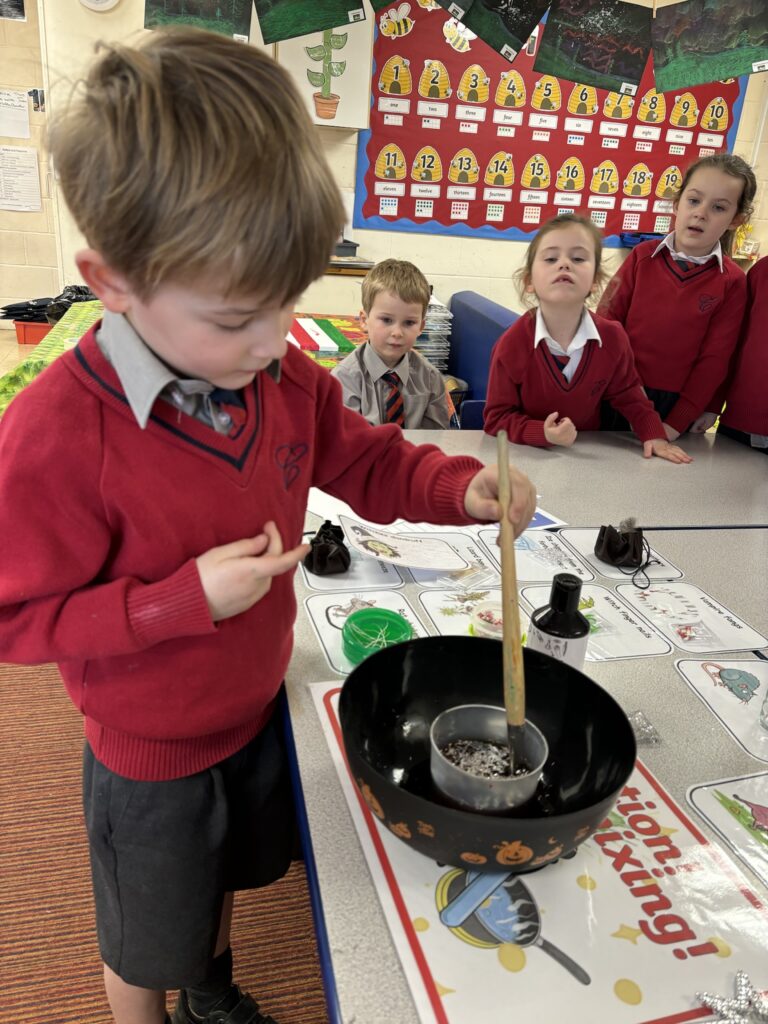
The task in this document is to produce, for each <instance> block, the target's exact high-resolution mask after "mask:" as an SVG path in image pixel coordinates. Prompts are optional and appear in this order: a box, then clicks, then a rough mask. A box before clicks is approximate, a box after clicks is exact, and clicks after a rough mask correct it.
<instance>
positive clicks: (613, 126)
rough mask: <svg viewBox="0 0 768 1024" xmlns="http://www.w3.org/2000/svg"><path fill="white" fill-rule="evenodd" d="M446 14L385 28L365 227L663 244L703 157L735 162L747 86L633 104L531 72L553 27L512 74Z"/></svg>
mask: <svg viewBox="0 0 768 1024" xmlns="http://www.w3.org/2000/svg"><path fill="white" fill-rule="evenodd" d="M446 15H447V12H445V11H443V10H442V9H425V8H422V7H421V6H417V5H411V13H410V15H409V16H408V17H407V18H404V19H400V20H399V21H398V22H397V31H394V32H393V31H392V29H391V26H389V25H387V26H385V28H386V31H382V30H381V28H380V25H378V26H377V33H376V38H375V41H374V47H373V74H372V80H371V127H370V130H369V131H365V132H361V133H360V136H359V142H358V154H357V183H356V196H355V219H354V225H355V227H361V228H373V229H377V230H386V231H410V232H421V233H427V234H447V235H466V236H472V237H485V238H499V239H505V238H506V239H518V240H522V239H527V238H530V237H532V236H533V235H534V234H535V233H536V231H537V230H538V226H539V225H540V224H542V223H544V222H545V221H546V220H548V219H549V218H550V217H553V216H555V215H557V214H562V213H579V214H581V215H583V216H588V217H591V218H592V220H593V221H594V222H595V224H597V226H598V227H599V228H600V229H601V231H602V232H603V234H604V235H605V236H606V242H607V244H609V245H619V244H620V239H619V237H618V236H619V234H620V233H621V232H647V233H652V232H655V233H661V234H666V233H667V232H668V231H669V230H671V225H672V197H673V196H674V194H675V192H676V190H677V188H678V186H679V184H680V182H681V180H682V175H683V173H684V171H685V168H686V167H687V166H688V165H689V164H690V163H692V162H693V161H694V160H696V159H698V158H699V157H700V156H706V155H710V154H712V153H721V152H727V151H730V149H731V147H732V145H733V141H734V140H735V137H736V131H737V127H738V120H739V117H740V114H741V107H742V104H743V94H744V90H745V88H746V82H747V78H746V77H744V78H740V79H739V78H732V79H728V80H726V81H722V82H712V83H709V84H707V85H699V86H695V87H693V88H691V89H690V90H686V91H683V90H680V91H679V92H677V93H657V92H656V91H655V89H654V85H653V65H652V58H651V59H649V61H648V64H647V65H646V68H645V72H644V74H643V78H642V80H641V82H640V85H639V87H638V89H637V91H636V93H635V94H634V95H632V94H630V93H624V94H621V93H616V92H607V91H606V90H603V89H596V88H593V87H592V86H584V85H579V84H576V83H573V82H569V81H566V80H564V79H559V78H556V77H554V76H551V75H543V74H541V73H539V72H535V71H534V70H533V64H534V61H535V58H536V50H537V45H538V41H539V39H540V38H541V34H542V30H543V23H542V25H539V26H538V28H537V29H536V30H535V32H534V33H533V35H532V36H531V38H530V40H529V41H528V44H527V46H526V47H525V49H523V50H521V51H520V52H519V53H518V54H517V56H516V57H515V59H514V61H513V62H511V63H510V61H508V60H507V59H506V58H504V57H502V56H501V55H500V54H498V53H496V51H494V50H492V49H491V48H490V47H488V46H486V45H485V44H484V43H482V42H481V41H480V40H479V39H475V38H471V39H470V38H467V35H466V34H462V26H461V24H460V23H459V22H457V21H456V19H454V18H450V17H447V16H446Z"/></svg>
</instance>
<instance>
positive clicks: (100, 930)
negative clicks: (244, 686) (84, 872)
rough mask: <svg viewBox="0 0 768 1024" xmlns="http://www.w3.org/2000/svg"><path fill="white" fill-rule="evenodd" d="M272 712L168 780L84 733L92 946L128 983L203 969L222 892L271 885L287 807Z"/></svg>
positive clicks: (164, 985)
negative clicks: (135, 766)
mask: <svg viewBox="0 0 768 1024" xmlns="http://www.w3.org/2000/svg"><path fill="white" fill-rule="evenodd" d="M279 718H280V716H279V714H276V715H274V716H273V718H272V721H271V722H270V723H269V725H267V726H266V728H265V729H263V730H262V732H261V733H259V735H258V736H256V737H255V738H254V739H253V740H251V742H250V743H249V744H248V745H247V746H246V747H244V748H243V749H242V750H240V751H238V752H237V753H235V754H233V755H232V756H231V757H228V758H227V759H226V760H224V761H221V762H219V763H218V764H216V765H214V766H213V767H212V768H208V769H207V770H206V771H203V772H199V773H198V774H196V775H191V776H189V777H187V778H183V779H174V780H171V781H169V782H136V781H134V780H132V779H126V778H124V777H122V776H120V775H116V774H115V773H114V772H111V771H110V770H109V769H108V768H106V767H104V765H103V764H101V763H100V762H99V761H97V760H96V758H95V757H94V756H93V752H92V750H91V748H90V746H89V745H88V744H87V743H86V745H85V751H84V754H83V805H84V809H85V821H86V827H87V830H88V840H89V846H90V855H91V874H92V878H93V893H94V901H95V904H96V931H97V935H98V940H99V949H100V951H101V956H102V959H103V960H104V963H106V964H107V965H108V966H109V967H110V968H111V969H112V970H113V971H114V972H115V974H117V975H118V976H119V977H120V978H122V979H123V981H126V982H128V984H130V985H138V986H140V987H141V988H150V989H176V988H186V987H189V986H194V985H195V984H197V983H199V982H201V981H203V980H204V979H205V977H206V974H207V973H208V967H209V965H210V962H211V959H212V957H213V952H214V947H215V944H216V938H217V935H218V929H219V920H220V917H221V909H222V903H223V899H224V894H225V893H227V892H234V891H235V890H238V889H255V888H258V887H259V886H263V885H268V884H269V883H270V882H274V881H276V880H277V879H278V878H281V877H282V875H284V874H285V872H286V871H287V870H288V867H289V864H290V860H291V853H292V851H293V849H294V836H295V831H294V830H295V815H294V804H293V795H292V791H291V783H290V777H289V773H288V765H287V760H286V753H285V746H284V741H283V736H282V732H281V729H280V725H279ZM276 719H277V721H276Z"/></svg>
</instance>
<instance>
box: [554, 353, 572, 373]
mask: <svg viewBox="0 0 768 1024" xmlns="http://www.w3.org/2000/svg"><path fill="white" fill-rule="evenodd" d="M552 358H553V359H554V361H555V362H556V363H557V365H558V368H559V369H560V372H561V373H562V375H563V376H564V377H565V368H566V366H567V365H568V363H570V361H571V357H570V356H556V355H555V353H554V352H553V353H552ZM567 379H568V378H567V377H566V380H567Z"/></svg>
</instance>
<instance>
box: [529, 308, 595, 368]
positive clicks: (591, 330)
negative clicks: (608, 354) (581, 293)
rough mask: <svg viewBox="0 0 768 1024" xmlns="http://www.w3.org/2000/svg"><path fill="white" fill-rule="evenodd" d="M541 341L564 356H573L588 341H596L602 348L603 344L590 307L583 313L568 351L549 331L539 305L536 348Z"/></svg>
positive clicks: (534, 343) (534, 340)
mask: <svg viewBox="0 0 768 1024" xmlns="http://www.w3.org/2000/svg"><path fill="white" fill-rule="evenodd" d="M540 341H545V342H546V343H547V348H548V349H549V351H550V352H552V351H555V352H556V353H558V354H560V353H561V354H562V355H564V356H565V355H568V356H572V355H573V353H574V352H578V351H579V350H580V349H582V348H584V346H585V345H586V344H587V342H588V341H596V342H597V344H598V345H599V346H600V347H601V348H602V346H603V341H602V338H601V337H600V332H599V331H598V329H597V327H596V326H595V321H594V320H593V319H592V317H591V315H590V312H589V310H588V309H585V310H584V312H583V313H582V315H581V322H580V323H579V326H578V329H577V331H576V333H575V334H574V336H573V338H572V339H571V343H570V345H569V346H568V349H567V351H566V349H564V348H563V347H562V345H560V344H559V343H558V342H556V341H555V339H554V338H553V337H552V335H551V334H550V333H549V328H548V327H547V324H546V321H545V320H544V317H543V316H542V313H541V309H540V308H538V307H537V309H536V332H535V334H534V336H533V347H534V348H536V346H537V345H538V344H539V342H540Z"/></svg>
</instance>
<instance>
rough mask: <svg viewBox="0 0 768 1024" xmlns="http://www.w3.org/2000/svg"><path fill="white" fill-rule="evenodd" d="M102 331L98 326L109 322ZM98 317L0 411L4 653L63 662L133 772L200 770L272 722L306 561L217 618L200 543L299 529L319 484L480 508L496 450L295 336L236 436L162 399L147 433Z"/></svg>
mask: <svg viewBox="0 0 768 1024" xmlns="http://www.w3.org/2000/svg"><path fill="white" fill-rule="evenodd" d="M97 326H98V325H97ZM94 330H95V329H92V330H91V331H89V332H88V334H87V335H86V336H85V337H84V338H83V339H82V340H81V342H80V344H79V345H78V347H77V348H76V349H74V350H73V351H71V352H68V353H66V354H65V355H64V356H62V357H61V358H59V359H57V360H56V361H55V362H54V363H53V364H52V365H51V366H50V367H49V368H48V369H47V370H45V371H44V372H43V373H42V374H41V375H40V376H39V377H38V378H37V379H36V380H35V381H34V382H33V383H32V384H30V385H29V387H28V388H26V389H25V390H24V391H23V392H22V393H21V394H20V395H19V396H18V397H17V398H16V399H15V400H14V401H13V403H12V404H11V406H10V407H9V409H8V411H7V412H6V415H5V416H4V418H3V420H2V423H0V535H1V536H5V537H13V542H12V543H9V544H6V546H5V551H4V554H3V569H2V573H0V660H2V661H11V662H23V663H35V662H47V661H57V662H58V663H59V667H60V670H61V674H62V676H63V678H64V682H65V685H66V687H67V689H68V691H69V694H70V696H71V698H72V700H73V701H74V703H75V704H76V705H77V707H78V708H79V709H80V711H81V712H82V713H83V715H84V716H85V729H86V735H87V737H88V740H89V741H90V743H91V746H92V747H93V750H94V753H95V755H96V757H97V758H98V759H99V760H100V761H102V762H103V763H104V764H106V765H107V766H108V767H109V768H111V769H112V770H113V771H115V772H118V773H119V774H121V775H126V776H128V777H131V778H136V779H150V780H153V779H170V778H176V777H179V776H183V775H188V774H191V773H193V772H197V771H201V770H202V769H204V768H206V767H208V766H209V765H211V764H213V763H215V762H216V761H218V760H220V759H222V758H224V757H227V756H228V755H229V754H231V753H233V752H234V751H236V750H238V749H239V748H240V747H242V746H243V745H244V744H245V743H247V742H248V741H249V740H250V739H251V738H252V737H253V736H254V735H256V733H257V732H258V731H259V730H260V728H261V727H262V725H263V723H264V721H265V720H266V718H267V716H268V715H269V713H270V711H271V706H272V703H273V701H274V699H275V696H276V693H277V691H278V689H279V687H280V683H281V681H282V679H283V676H284V674H285V671H286V668H287V666H288V661H289V658H290V654H291V643H292V626H293V621H294V617H295V613H296V602H295V598H294V592H293V574H292V573H288V574H285V575H283V576H278V577H276V578H275V579H274V580H273V581H272V588H271V590H270V591H269V593H268V594H267V596H265V597H264V598H263V599H262V600H260V601H258V602H257V603H256V604H255V605H254V606H253V607H252V608H251V609H250V610H249V611H247V612H243V613H242V614H240V615H236V616H233V617H232V618H229V619H225V620H223V621H221V622H218V623H216V624H214V623H213V622H212V621H211V617H210V614H209V612H208V608H207V604H206V600H205V596H204V594H203V590H202V587H201V583H200V577H199V574H198V571H197V566H196V563H195V558H196V556H198V555H200V554H202V553H203V552H205V551H207V550H209V549H210V548H212V547H216V546H218V545H222V544H226V543H229V542H231V541H234V540H238V539H241V538H243V537H252V536H254V535H255V534H257V533H259V532H260V531H261V529H262V527H263V525H264V523H265V522H266V521H267V520H269V519H272V520H274V521H275V522H276V523H277V526H278V528H279V530H280V534H281V536H282V538H283V542H284V544H285V545H286V547H294V546H295V545H297V544H298V543H300V541H301V535H302V530H303V528H304V514H305V510H306V507H307V492H308V490H309V488H310V486H317V487H321V488H323V489H324V490H326V491H328V492H329V493H330V494H332V495H335V496H337V497H339V498H342V499H343V500H345V501H348V502H349V503H350V504H351V505H352V506H353V507H354V508H355V509H356V510H357V511H358V512H359V513H360V514H361V515H362V516H364V517H366V518H370V519H375V520H377V521H380V522H381V521H383V522H388V521H391V520H392V519H394V518H396V517H398V516H403V517H407V518H409V519H413V520H416V521H422V520H432V521H436V522H442V523H447V524H460V523H466V522H467V516H466V513H465V511H464V492H465V490H466V488H467V485H468V483H469V481H470V479H471V478H472V477H473V476H474V474H475V473H476V472H477V471H478V469H480V468H481V464H480V463H479V462H478V461H477V460H475V459H470V458H458V457H457V458H448V457H447V456H445V455H443V454H442V452H440V451H439V449H437V448H435V447H434V446H432V445H422V446H420V447H418V448H416V447H414V446H413V445H411V444H409V443H408V442H406V441H405V440H404V439H403V437H402V434H401V432H400V430H399V429H398V428H396V427H376V428H373V427H369V426H368V424H367V423H366V422H365V420H363V418H362V417H361V416H359V415H358V414H357V413H354V412H350V411H349V410H347V409H345V408H344V406H343V404H342V401H341V389H340V387H339V385H338V382H337V381H335V380H333V378H332V377H331V375H330V374H329V373H328V372H327V371H326V370H325V369H323V368H321V367H319V366H317V365H316V364H315V363H313V362H312V361H311V360H310V359H308V358H307V357H306V356H305V355H304V354H303V353H301V352H298V351H296V350H294V349H293V348H291V347H289V350H288V354H287V355H286V357H285V359H284V360H283V369H282V379H281V381H280V382H279V383H277V382H275V381H274V380H273V379H272V378H271V377H270V376H268V375H266V374H263V373H262V374H259V375H258V376H257V377H256V380H255V381H254V384H253V386H252V387H251V388H249V389H247V392H246V396H245V397H246V413H247V418H246V423H245V428H244V429H243V430H242V431H240V433H239V435H238V437H237V438H232V439H230V438H228V437H225V436H222V435H221V434H217V433H216V432H215V431H214V430H213V429H212V428H210V427H208V426H206V425H205V424H203V423H201V422H199V421H198V420H196V419H193V418H191V417H189V416H186V415H184V414H183V413H180V412H179V411H178V410H177V409H175V408H174V407H173V406H171V405H170V404H169V403H166V402H164V401H162V400H158V401H157V402H156V403H155V406H154V408H153V411H152V414H151V417H150V420H149V423H148V425H147V428H146V430H141V429H140V428H139V426H138V425H137V423H136V420H135V418H134V415H133V413H132V411H131V409H130V408H129V406H128V404H127V401H126V398H125V395H124V394H123V390H122V388H121V386H120V382H119V379H118V378H117V375H116V374H115V372H114V370H113V369H112V367H111V366H110V365H109V363H108V362H107V361H106V359H105V358H104V357H103V355H102V354H101V351H100V350H99V347H98V345H97V344H96V341H95V338H94Z"/></svg>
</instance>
